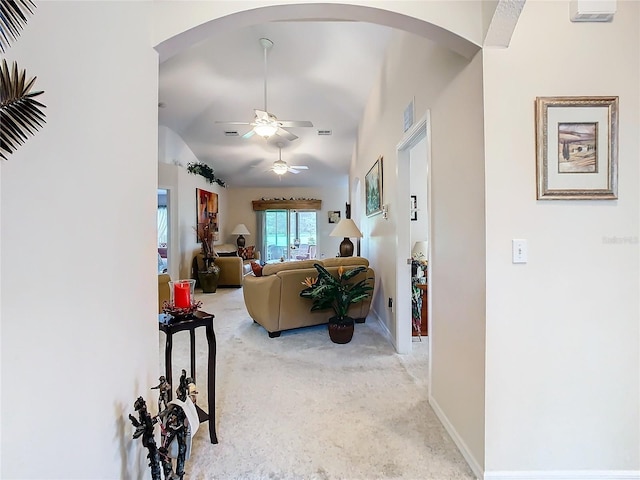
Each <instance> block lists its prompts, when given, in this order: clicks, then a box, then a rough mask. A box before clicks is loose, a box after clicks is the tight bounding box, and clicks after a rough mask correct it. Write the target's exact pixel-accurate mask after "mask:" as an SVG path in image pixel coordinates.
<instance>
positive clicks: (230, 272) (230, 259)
mask: <svg viewBox="0 0 640 480" xmlns="http://www.w3.org/2000/svg"><path fill="white" fill-rule="evenodd" d="M236 250H237V247H236V246H235V245H229V244H225V245H216V246H215V251H216V253H218V254H219V255H230V256H218V257H216V259H215V264H216V265H218V266H219V267H220V278H219V279H218V287H241V286H242V278H243V277H244V276H245V275H247V274H249V273H251V271H252V270H251V262H252V261H253V262H258V261H260V252H254V258H253V259H250V260H243V259H242V258H241V257H238V256H237V255H236V254H233V255H232V253H233V252H236ZM201 269H204V258H203V256H202V252H201V251H199V250H196V251H195V252H194V257H193V263H192V265H191V278H193V279H195V280H196V282H197V280H198V270H201Z"/></svg>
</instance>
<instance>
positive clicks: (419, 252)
mask: <svg viewBox="0 0 640 480" xmlns="http://www.w3.org/2000/svg"><path fill="white" fill-rule="evenodd" d="M428 246H429V244H428V243H427V242H426V240H421V241H419V242H416V243H415V244H414V245H413V249H412V250H411V258H413V259H414V260H418V261H424V260H426V259H427V252H428Z"/></svg>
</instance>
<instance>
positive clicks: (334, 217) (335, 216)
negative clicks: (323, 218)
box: [329, 210, 340, 223]
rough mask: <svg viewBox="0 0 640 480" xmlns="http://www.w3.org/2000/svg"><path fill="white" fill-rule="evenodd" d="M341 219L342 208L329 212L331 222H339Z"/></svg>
mask: <svg viewBox="0 0 640 480" xmlns="http://www.w3.org/2000/svg"><path fill="white" fill-rule="evenodd" d="M339 221H340V210H333V211H330V212H329V223H338V222H339Z"/></svg>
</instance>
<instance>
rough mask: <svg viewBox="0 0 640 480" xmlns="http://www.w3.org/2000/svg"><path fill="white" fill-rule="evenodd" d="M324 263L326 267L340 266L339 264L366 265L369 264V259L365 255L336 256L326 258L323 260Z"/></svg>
mask: <svg viewBox="0 0 640 480" xmlns="http://www.w3.org/2000/svg"><path fill="white" fill-rule="evenodd" d="M322 265H324V266H325V267H339V266H341V265H342V266H347V265H349V266H352V265H353V266H358V265H364V266H365V267H368V266H369V260H367V259H366V258H363V257H335V258H325V259H323V260H322Z"/></svg>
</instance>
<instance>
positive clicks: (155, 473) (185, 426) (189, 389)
mask: <svg viewBox="0 0 640 480" xmlns="http://www.w3.org/2000/svg"><path fill="white" fill-rule="evenodd" d="M159 381H160V383H159V384H158V385H156V386H155V387H151V389H153V390H158V391H159V398H158V411H159V413H158V415H157V416H155V417H152V416H151V415H150V414H149V412H148V411H147V404H146V402H145V401H144V399H143V398H142V397H138V399H137V400H136V401H135V403H134V408H135V410H136V411H137V412H138V417H139V418H138V419H136V418H135V417H134V416H133V415H129V419H130V420H131V423H132V424H133V426H134V427H135V432H134V433H133V438H134V439H136V438H138V437H142V445H143V446H144V447H145V448H147V449H148V450H149V453H148V455H147V458H148V459H149V467H151V478H152V480H162V479H161V472H162V474H164V479H165V480H183V478H184V474H185V471H184V466H185V462H186V460H188V459H189V456H190V454H191V439H192V437H193V435H195V432H196V431H197V430H198V426H199V420H198V412H197V411H196V408H195V401H196V395H197V393H198V392H197V387H196V385H195V383H194V381H193V379H192V378H191V377H187V372H186V370H184V369H183V370H182V375H180V384H179V386H178V388H177V389H176V396H177V397H178V398H177V399H176V400H173V401H171V402H167V399H168V392H169V391H170V390H171V385H169V383H168V382H167V380H166V378H165V377H164V376H161V377H160V378H159ZM163 405H164V408H163V409H162V408H161V407H162V406H163ZM156 423H159V424H160V431H161V444H160V447H159V448H158V446H157V445H156V442H155V438H154V435H153V429H154V426H155V424H156ZM173 459H175V460H176V463H175V472H174V466H173ZM160 465H162V469H161V468H160Z"/></svg>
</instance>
